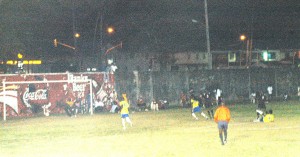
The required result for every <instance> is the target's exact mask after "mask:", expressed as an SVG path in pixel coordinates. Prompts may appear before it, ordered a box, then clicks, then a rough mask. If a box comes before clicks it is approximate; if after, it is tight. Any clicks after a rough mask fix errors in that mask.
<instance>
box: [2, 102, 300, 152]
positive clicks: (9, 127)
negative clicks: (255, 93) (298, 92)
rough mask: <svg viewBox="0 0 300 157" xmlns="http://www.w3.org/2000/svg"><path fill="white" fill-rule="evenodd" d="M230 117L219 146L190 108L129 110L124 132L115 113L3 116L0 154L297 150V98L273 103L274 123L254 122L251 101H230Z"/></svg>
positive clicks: (210, 125) (209, 125) (207, 123)
mask: <svg viewBox="0 0 300 157" xmlns="http://www.w3.org/2000/svg"><path fill="white" fill-rule="evenodd" d="M228 106H229V108H230V110H231V116H232V120H231V122H230V123H229V129H228V143H227V144H226V145H224V146H222V145H221V143H220V140H219V137H218V130H217V124H216V123H215V122H214V121H212V120H205V119H204V118H203V117H201V116H200V115H199V114H198V115H197V116H198V117H199V120H198V121H196V120H194V119H193V118H192V116H191V112H190V109H182V108H173V109H168V110H162V111H159V112H152V111H149V112H135V113H130V118H131V120H132V122H133V127H130V126H128V128H127V129H126V130H125V131H124V130H123V129H122V125H121V118H120V115H119V114H111V113H101V114H94V115H80V114H79V115H78V116H77V118H70V117H67V116H66V115H50V116H49V117H44V116H37V117H31V118H24V119H20V118H18V119H16V118H13V119H11V118H9V119H8V120H7V121H6V122H4V121H3V120H2V121H1V128H0V141H1V144H0V145H1V149H0V156H9V157H10V156H22V157H23V156H28V157H35V156H36V157H48V156H49V157H50V156H51V157H52V156H64V157H83V156H101V157H119V156H120V157H148V156H149V157H168V156H170V157H185V156H187V157H193V156H195V157H196V156H197V157H199V156H203V157H209V156H230V157H235V156H243V157H244V156H249V157H252V156H259V157H261V156H264V157H277V156H278V157H281V156H285V157H296V156H299V155H300V154H299V153H300V102H298V101H290V102H271V103H268V104H267V108H268V109H270V108H271V109H273V112H274V114H275V122H274V123H254V122H253V120H254V119H255V117H256V113H255V108H256V105H255V104H235V105H232V104H228Z"/></svg>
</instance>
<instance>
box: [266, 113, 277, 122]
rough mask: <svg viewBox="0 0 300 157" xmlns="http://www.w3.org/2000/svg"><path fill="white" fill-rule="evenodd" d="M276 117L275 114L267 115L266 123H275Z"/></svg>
mask: <svg viewBox="0 0 300 157" xmlns="http://www.w3.org/2000/svg"><path fill="white" fill-rule="evenodd" d="M274 118H275V117H274V115H273V114H267V115H266V116H264V119H263V120H264V122H266V123H268V122H274Z"/></svg>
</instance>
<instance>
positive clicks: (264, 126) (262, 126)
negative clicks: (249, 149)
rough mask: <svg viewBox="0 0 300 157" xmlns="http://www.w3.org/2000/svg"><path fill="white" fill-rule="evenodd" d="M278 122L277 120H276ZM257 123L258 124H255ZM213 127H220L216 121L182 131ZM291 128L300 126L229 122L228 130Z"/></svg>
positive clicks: (208, 129) (202, 129)
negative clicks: (269, 125) (270, 125)
mask: <svg viewBox="0 0 300 157" xmlns="http://www.w3.org/2000/svg"><path fill="white" fill-rule="evenodd" d="M275 123H276V122H275ZM255 124H257V126H256V125H255ZM242 125H244V126H245V127H242V128H236V127H235V126H242ZM211 128H213V129H216V130H217V128H218V125H217V124H216V123H215V124H214V125H209V126H199V127H197V128H184V129H182V130H180V131H186V132H195V131H197V132H198V131H200V132H211V130H210V129H211ZM290 129H300V126H278V127H276V126H272V127H268V124H267V123H266V124H263V123H262V122H249V123H229V125H228V130H230V131H233V130H238V131H240V130H243V131H265V130H290Z"/></svg>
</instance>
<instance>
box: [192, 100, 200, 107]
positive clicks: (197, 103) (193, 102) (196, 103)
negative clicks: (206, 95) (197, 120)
mask: <svg viewBox="0 0 300 157" xmlns="http://www.w3.org/2000/svg"><path fill="white" fill-rule="evenodd" d="M191 103H192V107H193V108H196V107H198V106H199V101H197V100H194V99H191Z"/></svg>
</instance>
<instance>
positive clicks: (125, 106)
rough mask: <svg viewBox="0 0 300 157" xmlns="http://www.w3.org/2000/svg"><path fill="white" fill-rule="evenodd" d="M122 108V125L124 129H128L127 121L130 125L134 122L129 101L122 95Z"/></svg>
mask: <svg viewBox="0 0 300 157" xmlns="http://www.w3.org/2000/svg"><path fill="white" fill-rule="evenodd" d="M119 105H120V108H121V118H122V126H123V129H124V130H126V122H127V123H129V124H130V126H132V122H131V120H130V118H129V110H128V109H129V107H130V105H129V103H128V101H127V98H126V96H125V97H124V96H123V97H122V101H121V102H120V103H119Z"/></svg>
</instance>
